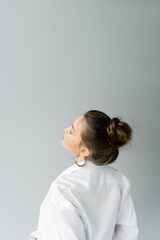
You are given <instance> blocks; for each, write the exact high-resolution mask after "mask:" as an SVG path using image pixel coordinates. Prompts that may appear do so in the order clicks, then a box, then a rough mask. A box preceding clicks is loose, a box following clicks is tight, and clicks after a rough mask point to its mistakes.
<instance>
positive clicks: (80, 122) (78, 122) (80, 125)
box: [73, 116, 85, 131]
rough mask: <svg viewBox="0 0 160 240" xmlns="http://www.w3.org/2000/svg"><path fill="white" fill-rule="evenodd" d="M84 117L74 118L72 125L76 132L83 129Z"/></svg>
mask: <svg viewBox="0 0 160 240" xmlns="http://www.w3.org/2000/svg"><path fill="white" fill-rule="evenodd" d="M84 124H85V123H84V117H83V116H80V117H78V118H76V120H75V121H74V123H73V125H74V127H75V129H76V131H81V130H82V129H83V127H84Z"/></svg>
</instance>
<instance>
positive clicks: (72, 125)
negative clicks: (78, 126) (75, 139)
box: [72, 123, 76, 131]
mask: <svg viewBox="0 0 160 240" xmlns="http://www.w3.org/2000/svg"><path fill="white" fill-rule="evenodd" d="M72 128H73V130H74V131H76V130H75V128H74V126H73V123H72Z"/></svg>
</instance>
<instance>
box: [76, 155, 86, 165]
mask: <svg viewBox="0 0 160 240" xmlns="http://www.w3.org/2000/svg"><path fill="white" fill-rule="evenodd" d="M79 156H80V155H78V156H76V158H75V163H76V164H77V166H79V167H83V166H84V165H86V163H87V159H86V158H85V157H84V160H85V163H84V164H82V165H79V164H78V162H77V159H78V157H79Z"/></svg>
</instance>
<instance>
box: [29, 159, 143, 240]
mask: <svg viewBox="0 0 160 240" xmlns="http://www.w3.org/2000/svg"><path fill="white" fill-rule="evenodd" d="M83 163H84V162H80V163H79V164H83ZM30 236H31V237H35V238H37V239H38V240H137V239H138V236H139V229H138V225H137V217H136V212H135V208H134V205H133V201H132V198H131V193H130V181H129V180H128V178H127V177H126V176H125V175H124V174H122V173H121V172H120V171H119V170H117V169H115V168H113V167H111V166H110V165H106V166H97V165H95V164H94V163H93V162H91V161H88V160H87V163H86V165H84V166H83V167H79V166H77V165H76V164H73V165H72V166H71V167H69V168H67V169H66V170H65V171H63V172H62V173H61V174H60V175H59V176H58V177H57V178H56V179H55V180H54V181H53V182H52V183H51V186H50V188H49V190H48V193H47V194H46V196H45V198H44V200H43V202H42V204H41V207H40V213H39V220H38V227H37V230H36V231H34V232H32V233H31V234H30Z"/></svg>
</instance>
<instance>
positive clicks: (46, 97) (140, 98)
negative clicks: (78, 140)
mask: <svg viewBox="0 0 160 240" xmlns="http://www.w3.org/2000/svg"><path fill="white" fill-rule="evenodd" d="M159 43H160V2H159V1H102V0H97V1H95V0H94V1H93V0H92V1H87V0H81V1H76V0H72V1H71V0H63V1H60V0H52V1H49V0H46V1H40V0H39V1H37V0H27V1H23V0H19V1H18V0H15V1H1V2H0V163H1V167H0V179H1V180H0V187H1V195H0V196H1V204H0V226H1V238H2V239H7V240H9V239H13V240H20V239H21V240H23V239H25V238H26V237H27V236H28V235H29V234H30V233H31V232H32V231H34V230H36V228H37V222H38V214H39V208H40V205H41V203H42V201H43V199H44V197H45V195H46V193H47V191H48V189H49V187H50V184H51V182H52V181H53V180H54V179H55V178H56V177H57V176H58V175H59V174H60V173H61V172H62V171H63V170H65V169H66V168H67V167H69V166H71V165H72V164H73V163H74V159H71V158H72V157H74V155H73V154H72V153H71V152H68V151H66V150H65V149H64V148H63V147H62V145H61V141H62V136H63V134H64V128H65V127H68V126H69V125H70V124H71V123H72V122H73V121H74V120H75V119H76V118H77V117H79V116H80V115H82V114H83V113H84V112H85V111H88V110H91V109H96V110H100V111H104V112H105V113H106V114H108V115H109V116H110V117H115V116H120V117H122V119H123V120H125V121H126V122H128V123H129V124H130V125H131V126H132V128H133V131H134V133H133V141H132V143H131V144H130V145H128V146H127V147H126V148H125V149H123V150H121V152H120V155H119V158H118V159H117V161H116V162H115V163H113V164H112V165H113V166H114V167H116V168H118V169H119V170H121V171H122V172H123V173H124V174H125V175H126V176H127V177H128V178H129V179H130V181H131V194H132V199H133V202H134V206H135V209H136V213H137V219H138V225H139V230H140V239H142V240H143V239H145V240H150V239H153V236H154V239H158V236H159V226H160V221H159V215H160V206H159V203H160V188H159V183H160V177H159V171H160V164H159V147H160V145H159V137H160V127H159V122H160V121H159V117H160V107H159V105H160V96H159V95H160V80H159V77H160V66H159V61H160V44H159Z"/></svg>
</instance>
